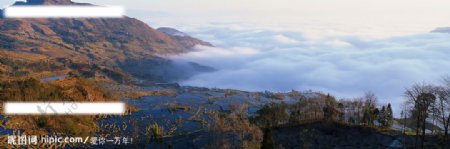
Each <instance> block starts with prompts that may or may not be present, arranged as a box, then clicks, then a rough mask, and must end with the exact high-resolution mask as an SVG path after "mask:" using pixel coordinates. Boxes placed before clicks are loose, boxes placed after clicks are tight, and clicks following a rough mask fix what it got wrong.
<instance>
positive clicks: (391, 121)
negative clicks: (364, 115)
mask: <svg viewBox="0 0 450 149" xmlns="http://www.w3.org/2000/svg"><path fill="white" fill-rule="evenodd" d="M386 116H387V127H391V126H392V125H393V124H394V113H393V112H392V107H391V104H390V103H389V104H388V105H387V108H386Z"/></svg>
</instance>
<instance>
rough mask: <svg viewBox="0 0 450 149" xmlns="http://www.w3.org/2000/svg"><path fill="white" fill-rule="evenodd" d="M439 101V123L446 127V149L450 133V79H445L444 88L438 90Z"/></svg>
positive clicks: (437, 105)
mask: <svg viewBox="0 0 450 149" xmlns="http://www.w3.org/2000/svg"><path fill="white" fill-rule="evenodd" d="M436 92H437V95H438V101H437V102H436V104H435V105H436V109H437V115H439V119H440V120H439V122H441V124H442V126H443V127H444V148H445V147H446V145H447V144H448V143H447V142H448V133H449V125H450V77H444V79H443V86H441V87H438V88H437V89H436Z"/></svg>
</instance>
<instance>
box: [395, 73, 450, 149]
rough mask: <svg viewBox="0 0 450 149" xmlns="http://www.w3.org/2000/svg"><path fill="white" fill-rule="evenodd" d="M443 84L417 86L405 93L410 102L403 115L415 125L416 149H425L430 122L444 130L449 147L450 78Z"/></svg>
mask: <svg viewBox="0 0 450 149" xmlns="http://www.w3.org/2000/svg"><path fill="white" fill-rule="evenodd" d="M442 82H443V83H442V84H443V85H433V84H426V83H421V84H415V85H413V86H412V87H410V88H408V89H407V90H406V92H405V96H406V97H407V99H408V100H407V101H406V106H407V107H406V109H404V111H403V112H402V113H406V114H405V117H408V116H409V117H410V118H411V119H412V120H413V121H414V123H415V128H416V129H415V132H416V137H415V146H416V147H419V146H420V147H421V148H424V146H425V136H426V130H427V123H429V122H432V123H433V125H438V126H441V127H442V128H443V132H442V133H443V135H444V137H443V145H444V146H446V145H448V142H449V140H448V133H449V124H450V78H449V77H447V78H444V79H443V81H442ZM407 114H409V115H407ZM428 127H429V126H428ZM419 138H420V139H419Z"/></svg>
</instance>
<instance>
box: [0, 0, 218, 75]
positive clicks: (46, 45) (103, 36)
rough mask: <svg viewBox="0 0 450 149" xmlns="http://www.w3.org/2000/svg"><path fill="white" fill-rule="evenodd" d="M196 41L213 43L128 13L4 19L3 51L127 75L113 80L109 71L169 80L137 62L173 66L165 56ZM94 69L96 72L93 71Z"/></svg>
mask: <svg viewBox="0 0 450 149" xmlns="http://www.w3.org/2000/svg"><path fill="white" fill-rule="evenodd" d="M17 5H91V4H85V3H75V2H72V1H70V0H28V1H27V2H16V3H15V4H14V5H13V6H17ZM196 45H204V46H212V45H211V44H210V43H208V42H204V41H201V40H199V39H196V38H193V37H190V36H186V37H178V36H173V35H170V34H167V33H164V32H161V31H158V30H156V29H153V28H152V27H150V26H149V25H147V24H146V23H144V22H142V21H140V20H138V19H135V18H130V17H127V16H124V17H123V18H58V19H45V18H42V19H41V18H40V19H11V18H2V19H0V52H4V51H7V52H13V53H15V54H13V56H19V55H22V54H34V55H39V56H43V57H45V59H53V60H54V61H52V63H59V64H65V65H66V66H69V68H70V69H72V70H75V71H79V70H78V69H79V68H80V67H79V66H80V65H86V66H83V67H87V68H93V67H102V68H105V69H108V70H110V71H108V72H105V71H99V73H100V74H101V75H104V76H107V77H109V78H111V79H112V80H115V81H121V80H124V79H126V78H124V77H121V78H114V77H111V73H114V74H124V75H129V76H136V75H140V76H141V77H142V76H149V77H148V78H142V79H148V80H151V81H153V82H161V81H162V82H164V81H170V80H171V79H173V78H164V79H163V77H162V76H161V75H162V74H158V73H157V74H155V72H151V71H144V72H142V71H141V70H137V69H141V67H133V66H142V67H145V68H146V69H149V68H150V69H151V68H153V67H158V66H163V67H166V66H169V67H170V66H172V65H173V62H171V61H170V60H167V59H164V58H161V55H169V54H180V53H184V52H188V51H190V50H191V49H192V48H194V47H195V46H196ZM0 58H2V57H0ZM3 58H4V57H3ZM25 59H27V58H25ZM3 65H4V64H3ZM74 65H76V66H74ZM94 65H95V66H94ZM73 67H76V68H73ZM192 67H194V66H192ZM124 68H126V69H124ZM136 72H139V74H137V73H136ZM92 73H96V72H90V74H92ZM180 74H181V73H180ZM114 76H118V75H114ZM174 78H177V77H174ZM158 79H159V80H158Z"/></svg>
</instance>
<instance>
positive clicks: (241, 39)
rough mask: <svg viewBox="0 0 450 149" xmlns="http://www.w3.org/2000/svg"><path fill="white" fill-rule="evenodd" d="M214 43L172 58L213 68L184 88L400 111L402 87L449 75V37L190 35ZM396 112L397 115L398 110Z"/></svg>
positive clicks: (218, 31) (226, 31) (207, 31)
mask: <svg viewBox="0 0 450 149" xmlns="http://www.w3.org/2000/svg"><path fill="white" fill-rule="evenodd" d="M191 34H193V35H194V36H197V37H201V38H203V39H205V40H207V41H211V42H213V43H214V44H216V45H217V48H210V47H197V51H195V52H191V53H187V54H185V55H181V56H177V57H174V59H175V60H178V61H194V62H197V63H200V64H203V65H209V66H213V67H215V68H217V69H219V70H218V71H217V72H214V73H207V74H201V75H198V76H195V77H193V78H191V79H190V80H187V81H185V82H183V84H184V85H193V86H205V87H219V88H233V89H241V90H250V91H263V90H272V91H289V90H291V89H296V90H308V89H312V90H317V91H323V92H330V93H331V94H334V95H337V96H338V97H339V98H344V97H345V98H351V97H357V96H361V95H362V94H363V93H364V92H366V91H373V92H375V93H377V94H378V95H379V97H380V98H381V99H380V102H382V103H388V102H390V103H392V104H393V105H394V106H396V107H399V106H400V104H401V103H402V102H403V97H402V96H403V92H404V89H405V88H406V87H409V86H410V85H411V84H413V83H416V82H422V81H427V82H436V81H438V80H439V79H440V77H442V76H443V75H447V74H450V69H449V68H450V60H449V57H450V51H449V49H450V42H449V41H450V34H440V33H423V34H416V35H411V36H404V37H395V38H388V39H382V40H363V39H360V38H358V37H352V36H334V37H332V36H331V37H323V38H320V39H314V40H311V39H309V38H305V36H304V35H303V34H302V33H301V32H282V31H264V30H250V29H238V30H236V29H230V28H226V27H219V28H203V29H202V30H197V31H195V32H192V33H191ZM397 112H398V111H397Z"/></svg>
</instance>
